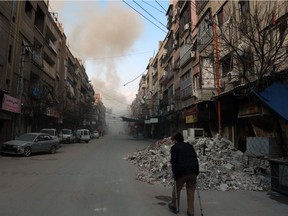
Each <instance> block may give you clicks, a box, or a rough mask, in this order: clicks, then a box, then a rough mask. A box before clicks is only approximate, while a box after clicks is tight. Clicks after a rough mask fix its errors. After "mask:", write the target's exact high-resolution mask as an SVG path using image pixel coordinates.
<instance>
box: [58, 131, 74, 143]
mask: <svg viewBox="0 0 288 216" xmlns="http://www.w3.org/2000/svg"><path fill="white" fill-rule="evenodd" d="M59 139H60V142H61V143H74V142H75V136H74V134H73V131H72V130H71V129H61V130H60V132H59Z"/></svg>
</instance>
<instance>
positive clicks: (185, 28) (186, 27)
mask: <svg viewBox="0 0 288 216" xmlns="http://www.w3.org/2000/svg"><path fill="white" fill-rule="evenodd" d="M189 27H190V26H189V23H186V24H185V25H184V30H185V31H186V30H188V29H189Z"/></svg>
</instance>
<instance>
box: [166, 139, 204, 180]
mask: <svg viewBox="0 0 288 216" xmlns="http://www.w3.org/2000/svg"><path fill="white" fill-rule="evenodd" d="M171 164H172V172H173V174H174V178H175V179H177V178H178V177H179V176H182V175H187V174H196V175H198V174H199V164H198V159H197V155H196V152H195V150H194V148H193V146H192V145H191V144H189V143H185V142H178V143H176V144H174V145H173V146H172V147H171Z"/></svg>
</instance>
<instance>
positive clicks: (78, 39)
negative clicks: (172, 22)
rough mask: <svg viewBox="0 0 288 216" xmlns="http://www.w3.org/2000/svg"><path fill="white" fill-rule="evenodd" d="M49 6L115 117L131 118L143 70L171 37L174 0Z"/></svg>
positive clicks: (57, 1)
mask: <svg viewBox="0 0 288 216" xmlns="http://www.w3.org/2000/svg"><path fill="white" fill-rule="evenodd" d="M125 2H126V3H125ZM128 4H129V5H130V6H129V5H128ZM49 5H50V11H53V12H55V13H56V14H57V16H58V21H59V22H60V23H61V24H62V26H63V28H64V32H65V34H66V37H67V41H68V47H69V48H70V50H71V52H72V53H73V55H74V56H75V57H76V58H79V59H81V60H82V61H83V62H84V66H85V68H86V73H87V75H88V77H89V80H91V83H92V85H93V88H94V90H95V92H96V93H100V95H101V97H102V101H103V104H104V106H105V107H106V108H112V114H113V115H114V116H115V117H120V116H127V115H128V114H127V111H128V107H129V105H130V104H131V103H132V101H133V99H134V98H135V96H136V94H137V91H138V87H139V81H140V77H141V74H144V72H145V70H146V67H147V65H148V62H149V59H150V58H151V57H153V56H154V55H155V54H156V53H157V50H158V48H159V41H161V40H163V39H164V38H165V36H166V33H167V29H166V28H165V26H166V24H167V17H166V12H167V9H168V6H169V1H167V0H166V1H164V0H157V1H155V0H148V1H147V0H145V1H144V0H137V1H133V0H125V1H116V0H115V1H111V0H109V1H96V0H94V1H60V0H50V1H49Z"/></svg>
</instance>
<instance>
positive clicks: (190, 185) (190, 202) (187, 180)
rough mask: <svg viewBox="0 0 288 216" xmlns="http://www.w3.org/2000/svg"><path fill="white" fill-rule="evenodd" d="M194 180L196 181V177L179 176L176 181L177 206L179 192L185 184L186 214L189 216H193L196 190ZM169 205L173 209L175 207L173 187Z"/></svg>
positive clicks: (190, 175)
mask: <svg viewBox="0 0 288 216" xmlns="http://www.w3.org/2000/svg"><path fill="white" fill-rule="evenodd" d="M196 179H197V175H195V174H189V175H183V176H180V177H179V178H178V179H177V180H176V188H177V199H178V206H179V200H180V192H181V190H182V188H183V186H184V184H186V193H187V206H188V209H187V212H188V213H189V214H191V215H192V214H194V192H195V188H196ZM171 204H172V206H173V207H176V196H175V187H173V192H172V203H171Z"/></svg>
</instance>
